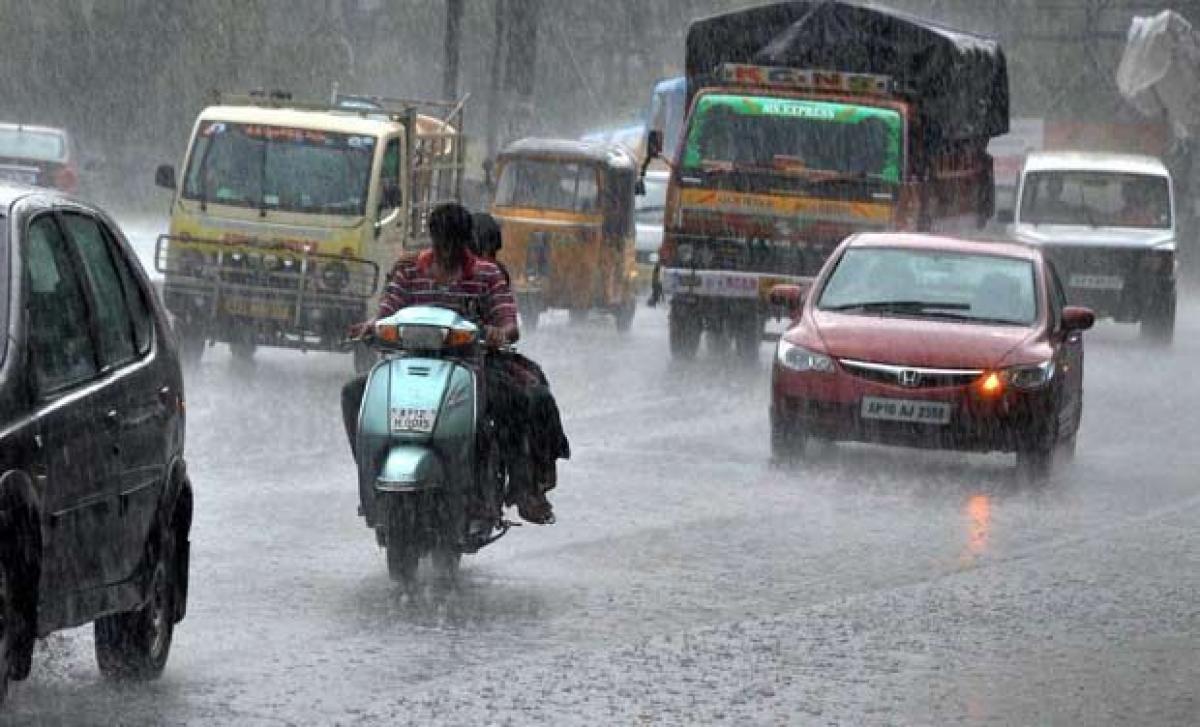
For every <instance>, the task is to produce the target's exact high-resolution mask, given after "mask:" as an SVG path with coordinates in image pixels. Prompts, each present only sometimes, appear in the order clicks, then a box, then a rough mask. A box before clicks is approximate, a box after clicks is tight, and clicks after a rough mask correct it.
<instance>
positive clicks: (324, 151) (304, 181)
mask: <svg viewBox="0 0 1200 727" xmlns="http://www.w3.org/2000/svg"><path fill="white" fill-rule="evenodd" d="M374 156H375V138H374V137H371V136H361V135H354V134H336V133H332V132H328V131H314V130H310V129H297V128H291V127H283V126H266V125H263V124H235V123H230V122H226V121H206V122H204V123H203V124H201V126H200V128H199V130H198V131H197V132H196V143H195V145H194V147H193V149H192V155H191V159H190V160H189V161H188V169H187V176H186V178H185V183H184V187H183V196H184V197H185V198H187V199H198V200H204V201H206V202H213V203H216V204H225V205H233V206H236V207H252V208H256V209H267V210H279V211H282V212H308V213H314V214H330V215H361V214H363V210H364V209H365V208H366V203H367V192H368V188H369V185H370V181H371V164H372V162H373V161H374Z"/></svg>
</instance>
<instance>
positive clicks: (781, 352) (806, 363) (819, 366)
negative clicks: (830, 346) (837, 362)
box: [775, 338, 834, 374]
mask: <svg viewBox="0 0 1200 727" xmlns="http://www.w3.org/2000/svg"><path fill="white" fill-rule="evenodd" d="M775 359H776V360H777V361H779V363H780V364H781V365H782V366H783V367H784V368H788V369H791V370H792V371H817V372H820V373H825V374H831V373H833V372H834V366H833V359H832V358H830V357H829V356H826V355H825V354H823V353H816V352H813V351H809V350H808V349H807V348H804V347H802V346H797V345H796V344H794V343H788V342H787V341H785V340H784V339H782V338H781V339H779V348H777V349H776V350H775Z"/></svg>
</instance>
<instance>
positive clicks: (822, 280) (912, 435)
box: [771, 233, 1094, 476]
mask: <svg viewBox="0 0 1200 727" xmlns="http://www.w3.org/2000/svg"><path fill="white" fill-rule="evenodd" d="M789 292H791V293H792V295H791V296H790V297H791V298H792V299H793V300H797V299H798V297H799V295H798V293H799V291H798V290H797V289H791V290H789V289H787V288H782V287H781V288H777V289H776V290H774V291H772V297H773V298H774V299H776V300H777V301H780V302H784V300H785V299H786V298H787V297H788V296H787V295H785V294H786V293H789ZM1093 320H1094V316H1093V314H1092V312H1091V311H1090V310H1088V309H1087V308H1079V307H1073V306H1068V305H1067V304H1066V296H1065V294H1064V291H1063V286H1062V284H1061V282H1060V281H1059V279H1058V276H1057V274H1056V273H1055V272H1054V268H1053V266H1052V265H1051V264H1050V263H1049V262H1048V261H1047V260H1046V259H1045V257H1044V256H1043V255H1042V253H1041V251H1039V250H1037V249H1036V248H1031V247H1028V246H1025V245H1021V244H1017V243H991V242H978V241H968V240H956V239H952V238H943V237H932V236H927V235H917V234H902V233H893V234H863V235H857V236H854V237H851V238H850V239H848V240H847V241H846V242H844V243H842V245H841V246H840V247H839V248H838V249H837V250H836V251H835V253H834V254H833V255H832V256H831V257H830V259H829V261H828V262H827V263H826V264H825V267H824V269H823V270H822V271H821V273H820V275H819V276H818V277H817V280H816V282H815V283H814V284H813V288H812V292H811V294H810V295H809V296H808V297H807V299H806V300H805V301H804V304H803V308H802V310H800V311H799V316H798V320H797V321H796V323H795V324H794V325H793V326H792V327H791V329H790V330H788V332H787V333H785V334H784V336H783V338H782V339H781V340H780V343H779V348H778V349H777V351H776V355H775V363H774V369H773V377H772V381H773V383H772V396H771V435H772V445H773V449H774V452H775V454H776V456H779V457H782V458H795V457H797V456H799V455H800V454H802V453H803V447H804V443H805V441H806V440H808V439H810V438H817V439H825V440H852V441H863V442H877V443H882V444H893V445H903V446H911V447H925V448H937V449H954V450H967V451H981V452H988V451H999V452H1015V453H1016V455H1017V463H1018V466H1019V467H1020V468H1021V469H1022V470H1024V471H1026V472H1027V473H1029V474H1031V475H1035V476H1043V475H1045V474H1046V473H1047V472H1048V471H1049V468H1050V465H1051V463H1052V460H1053V455H1054V454H1055V453H1056V451H1063V452H1064V453H1067V454H1073V452H1074V447H1075V435H1076V432H1077V431H1078V429H1079V423H1080V418H1081V416H1082V411H1083V338H1082V335H1081V332H1082V331H1084V330H1086V329H1087V328H1090V327H1091V325H1092V323H1093Z"/></svg>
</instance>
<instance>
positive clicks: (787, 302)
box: [767, 284, 804, 320]
mask: <svg viewBox="0 0 1200 727" xmlns="http://www.w3.org/2000/svg"><path fill="white" fill-rule="evenodd" d="M767 302H769V303H770V304H771V307H772V308H774V309H775V310H776V311H778V312H779V314H782V315H787V316H788V317H789V318H791V319H793V320H796V319H798V318H800V309H801V308H802V307H803V306H804V288H801V287H800V286H799V285H784V284H780V285H775V286H773V287H772V288H771V291H770V292H769V293H767Z"/></svg>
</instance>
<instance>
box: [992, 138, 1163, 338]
mask: <svg viewBox="0 0 1200 727" xmlns="http://www.w3.org/2000/svg"><path fill="white" fill-rule="evenodd" d="M1012 230H1013V235H1014V237H1016V238H1017V239H1018V240H1021V241H1023V242H1026V243H1029V244H1032V245H1036V246H1038V247H1040V248H1042V249H1043V250H1044V251H1045V254H1046V256H1047V257H1048V258H1049V259H1050V260H1051V261H1052V262H1053V263H1054V265H1055V268H1056V269H1057V271H1058V274H1059V275H1060V276H1061V277H1062V284H1063V287H1064V289H1065V291H1066V296H1067V302H1068V303H1070V304H1072V305H1083V306H1087V307H1089V308H1091V309H1093V310H1094V311H1095V312H1096V314H1097V315H1099V316H1104V317H1108V318H1111V319H1113V320H1116V321H1120V322H1129V323H1139V324H1140V327H1141V334H1142V337H1143V338H1144V339H1146V340H1148V341H1151V342H1159V343H1167V342H1170V341H1171V340H1172V338H1173V335H1174V329H1175V305H1176V289H1175V272H1176V261H1175V245H1176V228H1175V200H1174V194H1173V192H1172V184H1171V175H1170V173H1169V172H1168V171H1167V168H1166V167H1165V166H1164V165H1163V163H1162V162H1161V161H1159V160H1158V159H1156V158H1154V157H1149V156H1142V155H1135V154H1112V153H1096V152H1091V153H1085V152H1038V153H1033V154H1030V155H1029V156H1028V157H1027V158H1026V160H1025V164H1024V166H1023V169H1022V172H1021V178H1020V184H1019V187H1018V191H1017V203H1016V209H1015V210H1014V219H1013V226H1012Z"/></svg>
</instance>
